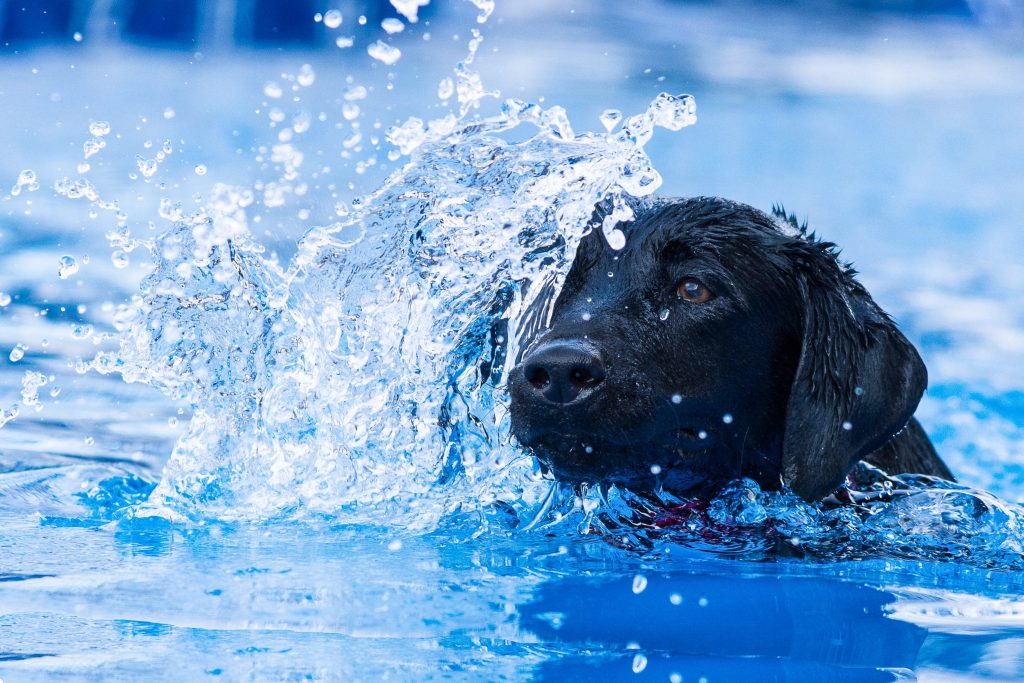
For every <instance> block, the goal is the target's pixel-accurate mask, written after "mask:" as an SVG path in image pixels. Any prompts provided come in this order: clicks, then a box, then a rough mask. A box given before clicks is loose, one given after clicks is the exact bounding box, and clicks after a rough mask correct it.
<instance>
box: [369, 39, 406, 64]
mask: <svg viewBox="0 0 1024 683" xmlns="http://www.w3.org/2000/svg"><path fill="white" fill-rule="evenodd" d="M366 53H367V54H368V55H370V56H371V57H373V58H374V59H376V60H377V61H378V62H383V63H384V64H387V65H388V66H391V65H392V64H394V63H395V62H397V61H398V60H399V59H401V57H402V51H401V50H399V49H398V48H397V47H395V46H394V45H388V44H387V43H385V42H384V41H382V40H378V41H377V42H376V43H374V44H373V45H371V46H370V47H368V48H366Z"/></svg>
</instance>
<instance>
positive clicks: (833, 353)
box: [509, 198, 949, 500]
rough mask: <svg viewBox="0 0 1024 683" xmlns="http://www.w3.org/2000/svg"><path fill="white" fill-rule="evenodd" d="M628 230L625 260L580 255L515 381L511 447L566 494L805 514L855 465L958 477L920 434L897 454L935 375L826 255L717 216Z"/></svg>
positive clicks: (688, 207) (789, 233) (643, 220)
mask: <svg viewBox="0 0 1024 683" xmlns="http://www.w3.org/2000/svg"><path fill="white" fill-rule="evenodd" d="M634 213H635V219H634V220H633V221H632V222H631V223H630V224H628V225H626V226H624V229H625V232H626V235H627V240H626V245H625V247H624V248H623V249H621V250H619V251H616V250H613V249H612V248H611V247H610V246H609V245H608V243H607V241H606V240H605V238H604V236H603V234H602V232H601V230H600V228H597V229H595V230H592V231H591V232H590V233H589V234H588V235H587V236H586V237H584V239H583V240H582V242H581V243H580V245H579V249H578V251H577V254H576V258H575V260H574V262H573V264H572V267H571V269H570V271H569V273H568V275H567V277H566V280H565V283H564V285H563V288H562V291H561V293H560V294H559V296H558V298H557V300H556V301H555V303H554V306H553V309H552V314H551V318H550V323H549V325H548V329H546V330H545V331H543V332H542V333H541V334H539V335H537V336H536V338H535V339H533V340H532V341H531V343H530V344H529V345H528V347H527V352H526V353H525V355H524V357H523V358H522V360H521V362H520V363H519V364H518V365H517V366H516V367H515V368H514V369H513V370H512V372H511V374H510V377H509V390H510V393H511V412H512V430H513V433H514V434H515V435H516V437H517V438H518V439H519V441H520V442H521V443H522V444H524V445H525V446H528V447H530V448H532V449H533V451H534V453H535V454H536V455H537V457H538V458H539V459H540V461H541V463H542V464H543V465H544V466H545V467H546V468H547V469H549V470H550V471H551V472H553V474H554V475H555V476H556V477H558V478H560V479H563V480H568V481H573V482H590V483H597V482H604V483H611V484H617V485H620V486H624V487H626V488H630V489H633V490H650V489H656V488H664V489H666V490H669V491H671V492H674V493H678V494H690V493H702V492H709V491H712V490H713V489H715V488H716V487H718V486H721V485H722V484H723V483H725V482H727V481H729V480H732V479H735V478H737V477H740V476H747V477H751V478H753V479H755V480H756V481H758V482H759V483H760V484H761V485H762V486H764V487H766V488H776V487H778V486H779V485H780V484H784V485H786V486H788V487H790V488H791V489H792V490H794V491H795V492H797V493H798V494H800V495H802V496H803V497H805V498H807V499H812V500H813V499H818V498H821V497H823V496H825V495H827V494H828V493H829V492H831V491H832V490H834V489H835V488H836V487H838V486H839V485H840V484H841V483H842V482H843V480H844V477H845V476H846V473H847V472H848V471H849V470H850V469H851V468H852V467H853V465H854V464H855V463H856V462H857V461H858V460H860V459H869V460H870V459H871V458H872V457H874V458H875V460H882V462H878V463H877V464H879V465H880V466H882V467H883V468H885V467H889V468H890V469H889V471H890V473H892V474H895V473H897V472H894V471H892V470H893V469H895V470H903V471H918V470H927V471H922V472H921V473H923V474H937V475H938V476H949V473H948V470H946V469H945V467H944V466H943V465H942V463H941V461H939V460H938V457H937V456H936V455H935V453H934V450H933V449H932V448H931V445H930V443H928V441H927V437H926V436H924V433H923V431H921V430H920V427H919V426H918V425H917V424H916V422H913V423H912V425H911V428H910V429H908V430H905V431H904V433H903V434H904V435H907V434H909V436H907V437H904V438H903V441H906V440H907V439H910V440H911V441H912V443H911V442H908V443H907V445H906V447H905V448H904V447H903V445H902V441H901V440H900V439H899V438H898V439H897V440H896V441H894V436H896V435H897V434H898V433H900V432H901V430H904V427H905V426H907V425H908V422H911V420H912V416H913V413H914V410H915V409H916V407H917V404H918V401H919V400H920V397H921V394H922V392H923V391H924V388H925V385H926V372H925V367H924V364H923V363H922V361H921V359H920V357H919V356H918V354H917V352H916V351H915V350H914V348H913V346H912V345H911V344H910V343H909V342H908V341H907V339H906V338H905V337H904V336H903V335H902V334H901V333H900V331H899V330H898V329H897V328H896V326H895V325H894V324H893V322H892V321H891V320H890V319H889V317H888V316H887V315H886V314H885V313H884V312H883V311H882V310H881V309H880V308H879V307H878V306H877V305H876V304H875V302H874V301H873V300H872V299H871V297H870V296H869V295H868V293H867V292H866V291H865V290H864V288H863V287H862V286H861V285H860V284H859V283H858V282H857V280H856V279H855V277H854V275H855V274H854V272H853V271H852V270H851V269H850V268H849V267H847V266H845V265H843V264H842V263H840V262H839V261H838V260H837V255H836V251H835V249H834V247H833V245H831V244H829V243H826V242H821V241H818V240H817V239H815V238H814V236H813V235H809V234H806V232H805V231H804V230H801V229H799V228H798V227H797V225H796V222H795V220H794V219H792V218H790V219H786V218H785V217H784V214H783V215H776V216H769V215H767V214H765V213H762V212H761V211H758V210H756V209H754V208H752V207H749V206H746V205H744V204H739V203H735V202H730V201H726V200H722V199H717V198H696V199H686V200H681V199H658V200H650V201H646V202H643V203H638V204H637V205H636V206H635V207H634ZM600 219H601V215H600V213H598V214H595V224H596V222H597V221H600ZM901 436H902V435H901ZM922 439H923V442H922ZM904 451H906V452H904ZM908 468H909V469H908Z"/></svg>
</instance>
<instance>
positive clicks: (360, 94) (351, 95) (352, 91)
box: [342, 85, 369, 102]
mask: <svg viewBox="0 0 1024 683" xmlns="http://www.w3.org/2000/svg"><path fill="white" fill-rule="evenodd" d="M368 94H369V91H367V89H366V87H365V86H362V85H350V86H348V87H347V88H345V92H344V93H343V94H342V97H343V98H345V101H346V102H355V101H356V100H365V99H366V96H367V95H368Z"/></svg>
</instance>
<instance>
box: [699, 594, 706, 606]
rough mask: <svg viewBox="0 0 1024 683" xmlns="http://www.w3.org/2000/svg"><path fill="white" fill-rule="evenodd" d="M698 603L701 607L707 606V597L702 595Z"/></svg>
mask: <svg viewBox="0 0 1024 683" xmlns="http://www.w3.org/2000/svg"><path fill="white" fill-rule="evenodd" d="M697 604H698V605H700V606H701V607H707V606H708V599H707V598H705V597H704V596H703V595H702V596H700V599H698V600H697Z"/></svg>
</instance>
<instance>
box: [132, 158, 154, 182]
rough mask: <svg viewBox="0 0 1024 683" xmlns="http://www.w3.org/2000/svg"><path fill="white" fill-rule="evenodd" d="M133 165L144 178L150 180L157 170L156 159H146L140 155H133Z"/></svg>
mask: <svg viewBox="0 0 1024 683" xmlns="http://www.w3.org/2000/svg"><path fill="white" fill-rule="evenodd" d="M135 165H136V166H138V167H139V173H141V174H142V175H143V177H146V178H152V177H153V175H154V174H155V173H156V171H157V169H158V168H159V164H158V163H157V160H156V159H147V158H145V157H144V156H142V155H141V154H136V155H135Z"/></svg>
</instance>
